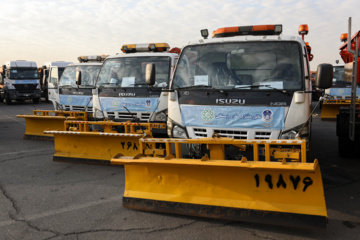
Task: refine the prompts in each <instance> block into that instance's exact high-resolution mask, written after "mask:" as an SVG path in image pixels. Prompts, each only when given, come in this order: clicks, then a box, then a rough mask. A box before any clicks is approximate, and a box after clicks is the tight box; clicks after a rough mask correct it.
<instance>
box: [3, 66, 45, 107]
mask: <svg viewBox="0 0 360 240" xmlns="http://www.w3.org/2000/svg"><path fill="white" fill-rule="evenodd" d="M0 72H1V76H0V100H1V101H2V100H3V99H5V101H6V104H11V102H12V100H17V101H24V100H29V99H31V100H32V101H33V102H34V103H38V102H39V99H40V97H41V91H40V82H39V75H38V69H37V65H36V63H35V62H33V61H25V60H16V61H8V62H6V63H5V64H4V65H3V66H2V67H1V70H0Z"/></svg>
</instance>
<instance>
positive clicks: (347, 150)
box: [338, 135, 355, 158]
mask: <svg viewBox="0 0 360 240" xmlns="http://www.w3.org/2000/svg"><path fill="white" fill-rule="evenodd" d="M354 146H355V143H354V142H353V141H351V140H350V138H349V136H346V135H341V136H339V137H338V152H339V156H340V157H342V158H350V157H352V156H353V154H354V150H355V148H354Z"/></svg>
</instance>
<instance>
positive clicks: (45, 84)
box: [38, 61, 72, 102]
mask: <svg viewBox="0 0 360 240" xmlns="http://www.w3.org/2000/svg"><path fill="white" fill-rule="evenodd" d="M69 64H72V62H65V61H52V62H45V63H44V65H43V66H42V67H41V68H39V70H38V72H39V79H40V89H41V97H43V98H45V101H46V102H48V100H49V96H50V95H51V96H52V95H56V94H58V84H59V83H58V82H55V79H56V78H54V77H53V76H52V68H53V67H57V68H58V70H57V72H58V74H59V76H58V79H59V78H60V77H61V75H62V73H63V72H64V69H65V67H66V66H67V65H69Z"/></svg>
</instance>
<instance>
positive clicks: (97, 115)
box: [94, 109, 104, 118]
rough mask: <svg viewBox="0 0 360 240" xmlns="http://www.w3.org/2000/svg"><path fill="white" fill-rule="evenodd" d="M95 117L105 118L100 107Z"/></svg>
mask: <svg viewBox="0 0 360 240" xmlns="http://www.w3.org/2000/svg"><path fill="white" fill-rule="evenodd" d="M94 118H104V113H103V112H102V111H99V110H98V109H96V110H95V111H94Z"/></svg>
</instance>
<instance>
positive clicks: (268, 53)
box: [147, 25, 332, 139]
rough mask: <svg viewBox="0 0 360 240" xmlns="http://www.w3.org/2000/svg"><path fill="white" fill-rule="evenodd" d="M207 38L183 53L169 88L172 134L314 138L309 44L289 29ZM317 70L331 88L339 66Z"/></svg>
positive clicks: (322, 84) (221, 32)
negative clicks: (283, 31) (311, 134)
mask: <svg viewBox="0 0 360 240" xmlns="http://www.w3.org/2000/svg"><path fill="white" fill-rule="evenodd" d="M305 26H306V28H305V29H306V31H304V32H302V31H300V30H299V33H300V34H301V35H303V34H307V31H308V30H307V25H305ZM201 33H202V36H203V38H204V39H200V40H197V41H193V42H190V43H189V44H188V45H186V46H185V47H184V48H183V49H182V51H181V55H180V58H179V61H178V64H177V66H176V70H175V73H174V76H173V80H172V82H171V85H170V90H171V92H170V94H169V102H168V121H167V130H168V135H169V136H170V137H173V138H203V137H212V136H220V137H229V138H234V139H294V138H296V137H297V136H300V137H301V138H304V139H309V138H310V126H311V118H310V113H311V94H312V89H311V83H310V66H309V59H311V58H312V55H311V54H310V53H309V51H308V50H307V47H306V44H305V42H304V40H303V39H301V38H300V37H297V36H284V35H282V34H281V33H282V25H261V26H244V27H231V28H220V29H218V30H216V31H214V32H213V38H212V39H207V36H208V31H207V30H206V29H204V30H202V31H201ZM310 55H311V57H310ZM317 72H318V74H317V79H316V85H317V87H318V88H322V89H324V88H328V87H329V86H330V85H331V80H332V65H330V64H321V65H319V66H318V71H317ZM150 75H151V72H149V74H148V75H147V79H151V77H150ZM149 81H153V80H149Z"/></svg>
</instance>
